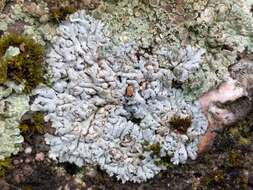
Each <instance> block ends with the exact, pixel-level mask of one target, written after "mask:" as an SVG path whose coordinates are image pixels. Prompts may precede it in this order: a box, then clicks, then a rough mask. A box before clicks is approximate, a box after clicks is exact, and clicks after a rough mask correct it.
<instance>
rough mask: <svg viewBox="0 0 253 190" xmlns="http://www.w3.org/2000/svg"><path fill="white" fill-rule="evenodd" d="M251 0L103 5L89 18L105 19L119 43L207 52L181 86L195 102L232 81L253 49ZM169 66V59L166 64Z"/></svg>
mask: <svg viewBox="0 0 253 190" xmlns="http://www.w3.org/2000/svg"><path fill="white" fill-rule="evenodd" d="M250 7H251V6H250V1H242V0H240V1H236V0H232V1H227V0H222V1H216V0H196V1H191V0H182V1H165V0H160V1H155V2H153V1H142V0H134V1H132V0H122V1H116V2H114V1H113V2H112V1H102V2H101V4H100V5H99V7H98V8H97V9H95V10H94V11H92V12H91V15H93V16H94V17H96V18H98V19H101V20H102V21H103V22H104V23H105V25H106V26H107V28H108V30H109V31H110V33H111V35H112V36H113V38H112V39H113V40H114V41H115V43H122V42H123V43H126V42H131V41H136V42H137V43H138V44H139V45H140V46H141V47H142V48H148V47H152V49H153V51H156V50H160V49H161V47H167V49H168V50H170V51H174V52H177V51H178V50H177V49H178V48H180V47H182V46H186V45H189V44H190V45H191V46H193V47H200V48H203V49H205V50H206V52H205V53H204V54H203V58H202V61H201V62H203V64H201V66H200V68H198V72H193V73H190V74H189V77H188V79H187V80H186V81H185V82H184V83H183V84H182V85H181V88H183V90H184V95H185V96H186V97H187V98H188V99H189V100H194V99H196V98H197V97H199V96H201V95H202V94H203V93H204V92H206V91H208V90H210V89H211V88H214V87H217V86H218V85H219V84H220V83H221V82H223V81H226V80H227V78H228V77H229V72H228V67H229V66H230V65H232V64H234V63H236V62H237V55H238V53H239V52H242V51H244V50H245V49H249V50H250V51H252V39H251V38H252V27H253V25H252V24H253V22H252V19H251V18H252V15H251V12H250ZM166 64H167V65H170V64H171V62H170V59H168V60H164V63H163V65H166Z"/></svg>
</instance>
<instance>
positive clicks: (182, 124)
mask: <svg viewBox="0 0 253 190" xmlns="http://www.w3.org/2000/svg"><path fill="white" fill-rule="evenodd" d="M169 124H170V127H172V129H175V130H177V131H178V132H179V133H182V134H185V133H186V132H187V129H188V128H189V127H190V126H191V124H192V118H191V117H190V116H187V117H184V118H183V117H180V116H178V115H174V116H173V117H172V118H171V119H170V121H169Z"/></svg>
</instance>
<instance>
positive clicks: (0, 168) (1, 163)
mask: <svg viewBox="0 0 253 190" xmlns="http://www.w3.org/2000/svg"><path fill="white" fill-rule="evenodd" d="M11 168H12V163H11V159H10V158H5V159H4V160H0V177H3V176H5V174H6V172H7V171H8V170H9V169H11Z"/></svg>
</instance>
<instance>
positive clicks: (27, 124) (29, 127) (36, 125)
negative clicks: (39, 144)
mask: <svg viewBox="0 0 253 190" xmlns="http://www.w3.org/2000/svg"><path fill="white" fill-rule="evenodd" d="M19 129H20V131H21V132H22V133H23V134H30V133H37V134H44V131H45V123H44V115H43V113H41V112H34V113H33V114H32V116H31V119H28V120H24V121H22V123H21V124H20V125H19Z"/></svg>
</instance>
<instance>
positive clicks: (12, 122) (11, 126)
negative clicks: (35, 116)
mask: <svg viewBox="0 0 253 190" xmlns="http://www.w3.org/2000/svg"><path fill="white" fill-rule="evenodd" d="M22 88H23V87H22V86H17V85H16V84H15V83H13V82H6V83H5V84H4V85H1V86H0V130H1V136H0V160H3V159H5V158H6V157H9V156H10V155H11V154H16V153H17V152H18V151H19V145H20V143H21V142H22V141H23V137H22V136H21V135H20V131H19V129H18V125H19V122H20V120H21V117H22V115H23V114H24V113H25V112H26V111H28V110H29V97H28V96H27V95H24V94H20V93H21V92H22Z"/></svg>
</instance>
